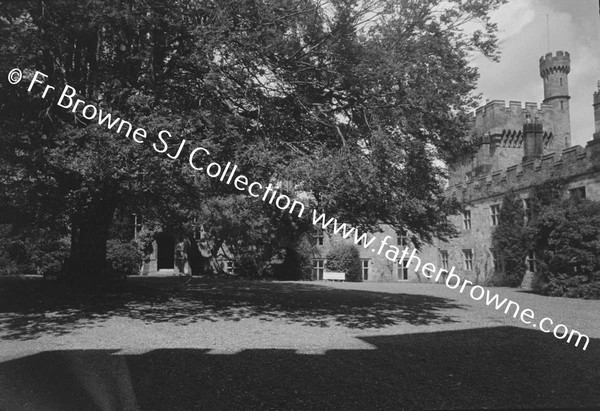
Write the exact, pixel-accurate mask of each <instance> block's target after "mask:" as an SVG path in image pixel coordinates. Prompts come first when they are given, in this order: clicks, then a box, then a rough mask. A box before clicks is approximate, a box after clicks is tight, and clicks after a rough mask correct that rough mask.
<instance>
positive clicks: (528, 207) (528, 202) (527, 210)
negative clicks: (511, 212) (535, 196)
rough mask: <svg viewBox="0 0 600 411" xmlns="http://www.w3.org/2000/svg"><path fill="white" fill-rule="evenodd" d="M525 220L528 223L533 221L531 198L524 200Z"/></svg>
mask: <svg viewBox="0 0 600 411" xmlns="http://www.w3.org/2000/svg"><path fill="white" fill-rule="evenodd" d="M523 218H524V219H525V222H526V223H527V222H528V221H531V200H530V199H529V198H524V199H523Z"/></svg>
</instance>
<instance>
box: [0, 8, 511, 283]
mask: <svg viewBox="0 0 600 411" xmlns="http://www.w3.org/2000/svg"><path fill="white" fill-rule="evenodd" d="M501 3H503V0H469V1H465V0H454V1H444V2H442V1H439V0H423V1H416V0H377V1H360V0H331V1H320V0H243V1H239V0H222V1H221V0H220V1H211V0H175V1H168V2H167V1H159V0H120V1H117V0H89V1H85V2H80V1H67V0H57V1H52V2H48V1H42V0H40V1H27V2H25V1H24V2H14V3H3V4H2V6H1V7H0V36H2V38H3V42H2V44H0V72H2V73H5V74H6V73H8V72H9V71H10V70H11V69H12V68H13V67H19V68H21V69H22V70H23V71H24V73H25V74H24V75H25V79H26V80H30V79H31V78H32V77H33V73H34V72H35V71H36V70H39V71H41V72H43V73H45V74H47V75H48V79H47V84H50V85H52V86H54V87H56V90H62V89H63V87H64V86H65V85H66V84H68V85H70V86H72V87H74V89H75V90H76V92H77V95H78V98H81V99H83V100H84V101H86V102H93V103H94V104H96V105H97V106H98V107H100V108H103V109H104V110H106V111H108V112H111V113H113V114H114V115H118V116H120V117H121V118H123V119H126V120H127V121H129V122H131V123H132V124H139V125H143V127H144V128H145V129H146V130H147V131H148V138H147V140H145V144H142V145H140V144H136V143H134V142H132V140H131V139H130V138H125V137H123V136H122V135H120V134H116V133H114V132H113V131H110V130H107V129H106V128H105V127H102V126H100V125H98V124H97V123H96V124H94V123H93V122H91V121H89V120H86V119H85V118H83V117H82V116H81V115H80V114H78V113H73V112H72V111H70V110H65V109H63V108H61V107H59V106H57V105H56V101H57V99H58V97H59V93H55V95H53V96H52V97H51V98H50V97H49V98H41V96H40V94H41V90H39V92H36V91H35V90H34V91H33V92H31V93H28V92H27V88H26V86H25V84H26V81H23V82H22V83H21V84H19V85H10V84H8V83H7V82H6V81H4V82H3V83H2V84H0V139H1V140H2V141H1V143H2V144H0V158H1V161H0V164H2V165H1V166H0V169H1V171H2V173H1V176H0V184H1V185H2V190H0V191H2V193H3V195H2V203H3V205H4V206H5V208H6V209H11V210H13V211H11V213H13V212H14V213H15V214H16V215H17V216H18V218H17V217H15V218H12V217H11V221H10V222H14V221H18V222H19V224H20V225H21V226H26V225H36V226H44V227H53V229H54V230H55V231H56V232H61V233H63V234H68V235H69V236H70V238H71V250H70V254H71V258H70V267H71V271H72V272H73V273H80V274H79V275H85V276H87V278H89V279H95V278H100V277H102V275H103V267H104V266H105V263H104V261H105V256H106V241H107V238H108V232H109V227H110V224H111V222H112V221H113V219H114V216H115V213H116V212H117V211H119V212H120V213H122V214H123V215H126V214H127V213H138V214H142V215H144V217H145V219H146V221H155V222H158V223H160V224H162V226H163V227H171V228H173V227H184V226H185V224H186V222H187V221H190V218H191V217H192V216H194V215H197V214H198V213H200V218H202V213H201V210H202V209H203V205H205V204H207V202H208V201H209V200H210V201H212V200H211V199H214V198H227V197H241V198H240V199H236V200H231V201H230V203H231V204H239V202H240V201H241V202H248V203H251V202H253V201H257V200H255V199H252V198H249V197H243V195H242V194H240V193H239V192H237V191H236V190H235V189H233V188H232V187H229V186H227V185H225V184H222V183H221V182H220V181H218V180H214V179H209V178H207V177H206V176H205V175H202V174H200V173H198V172H194V170H193V169H191V168H190V167H189V165H188V163H187V162H186V160H185V159H187V156H188V155H189V153H190V150H192V149H193V147H197V146H202V147H206V148H207V149H209V150H210V152H211V159H212V160H213V161H216V162H220V163H221V164H225V163H226V162H227V161H231V162H234V163H235V164H237V165H238V166H239V167H240V169H242V170H243V172H244V174H245V175H247V176H248V177H249V178H250V179H253V180H255V181H263V182H265V183H267V182H273V181H291V182H293V183H294V185H295V189H296V190H303V191H306V192H310V193H312V195H313V196H314V198H315V200H316V204H315V207H318V208H319V209H320V210H322V211H325V212H327V213H328V214H330V215H334V216H336V217H338V219H339V220H340V221H346V222H348V223H351V224H356V225H360V226H364V227H373V226H375V225H376V224H378V223H382V222H383V223H388V224H391V225H393V226H395V227H398V228H408V229H410V230H411V231H412V232H414V233H416V234H417V235H418V236H419V237H420V238H422V239H424V240H429V239H431V238H432V236H442V237H443V236H445V235H448V234H450V233H451V232H452V227H451V225H450V224H449V223H448V222H447V220H446V216H447V215H448V213H451V212H453V211H455V210H456V206H457V205H456V204H454V203H452V202H451V201H448V200H446V199H445V197H444V195H443V184H444V178H445V170H444V168H443V167H442V166H441V165H440V163H439V162H438V160H441V161H446V162H452V161H455V160H457V159H459V158H461V157H462V156H464V155H466V154H468V153H469V152H470V149H471V146H470V142H469V141H470V140H469V138H468V130H469V115H470V110H471V109H472V108H474V106H475V103H476V96H475V95H474V94H473V92H474V90H475V85H476V80H477V71H476V69H475V68H473V67H471V66H470V65H469V58H470V56H471V55H472V53H475V52H483V53H484V54H485V55H487V56H489V57H490V58H496V57H497V56H496V45H497V39H496V37H495V31H496V27H495V25H494V24H493V23H491V21H490V20H489V12H490V11H491V10H493V9H495V8H496V7H498V6H499V5H500V4H501ZM160 130H169V131H170V132H171V134H172V136H171V138H170V139H168V140H167V143H168V144H169V148H168V153H170V154H172V155H174V154H175V152H176V151H177V149H178V147H179V144H180V143H181V142H182V140H184V139H185V140H186V141H187V142H188V144H186V145H184V146H183V149H182V154H181V157H180V158H178V159H177V160H173V159H171V158H169V157H167V156H165V155H157V153H156V151H155V150H152V148H151V146H152V144H153V143H154V144H161V142H160V141H159V140H158V132H159V131H160ZM253 209H255V210H258V211H257V212H258V213H260V215H259V216H257V218H258V219H260V218H263V217H264V218H266V219H267V220H268V221H272V220H273V219H275V221H276V222H277V221H279V222H280V223H281V216H277V215H275V214H276V213H273V212H267V211H260V210H259V209H260V207H254V208H253ZM199 210H200V211H199ZM230 214H231V213H230ZM11 215H12V216H13V217H14V215H13V214H11ZM211 218H213V220H216V218H215V216H214V214H213V215H212V217H211ZM273 231H274V232H275V233H277V232H278V229H276V230H273ZM233 232H234V233H235V230H234V231H233ZM232 235H233V234H232ZM274 235H276V234H274ZM84 267H85V269H84ZM84 273H85V274H84Z"/></svg>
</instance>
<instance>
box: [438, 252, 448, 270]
mask: <svg viewBox="0 0 600 411" xmlns="http://www.w3.org/2000/svg"><path fill="white" fill-rule="evenodd" d="M440 261H441V263H442V264H441V266H442V269H444V270H446V271H448V262H449V258H448V250H440Z"/></svg>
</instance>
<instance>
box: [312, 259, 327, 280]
mask: <svg viewBox="0 0 600 411" xmlns="http://www.w3.org/2000/svg"><path fill="white" fill-rule="evenodd" d="M324 271H325V259H323V258H315V259H313V278H314V279H315V280H322V279H323V272H324Z"/></svg>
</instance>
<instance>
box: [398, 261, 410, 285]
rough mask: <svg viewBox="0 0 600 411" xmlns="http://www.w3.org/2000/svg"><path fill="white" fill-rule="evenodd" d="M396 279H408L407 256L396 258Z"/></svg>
mask: <svg viewBox="0 0 600 411" xmlns="http://www.w3.org/2000/svg"><path fill="white" fill-rule="evenodd" d="M398 280H401V281H406V280H408V258H405V259H403V260H398Z"/></svg>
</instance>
